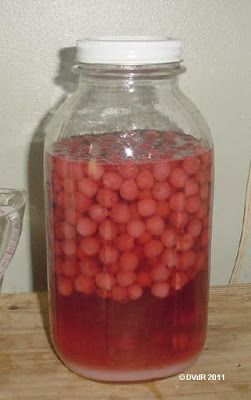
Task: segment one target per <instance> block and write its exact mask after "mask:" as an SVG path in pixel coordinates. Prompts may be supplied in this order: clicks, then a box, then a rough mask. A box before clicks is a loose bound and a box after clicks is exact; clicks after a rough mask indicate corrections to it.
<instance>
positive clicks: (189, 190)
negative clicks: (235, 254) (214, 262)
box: [48, 139, 211, 302]
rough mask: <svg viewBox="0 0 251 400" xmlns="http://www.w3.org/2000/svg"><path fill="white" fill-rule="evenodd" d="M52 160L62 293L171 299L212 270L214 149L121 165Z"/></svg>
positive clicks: (56, 251)
mask: <svg viewBox="0 0 251 400" xmlns="http://www.w3.org/2000/svg"><path fill="white" fill-rule="evenodd" d="M68 140H69V141H70V140H71V139H68ZM188 147H189V146H188ZM184 150H185V149H184V148H183V149H182V151H184ZM189 150H190V151H191V144H190V147H189ZM48 163H49V165H50V173H49V177H50V180H49V182H48V183H49V194H50V205H51V208H50V216H49V218H50V225H51V228H52V229H51V237H50V238H49V242H50V245H51V249H52V254H53V264H54V266H53V268H54V271H55V273H56V285H57V289H58V292H59V293H60V294H61V295H63V296H70V295H71V294H72V293H74V292H78V293H82V294H84V295H91V294H94V293H96V295H98V296H100V297H103V298H112V299H114V300H115V301H119V302H126V301H128V300H136V299H139V298H140V297H141V296H142V294H143V292H144V290H147V288H148V290H150V292H151V294H152V295H153V296H156V297H158V298H165V297H167V296H168V295H170V294H171V293H172V292H173V291H175V290H181V289H182V288H183V287H184V285H186V284H187V283H188V282H189V281H191V280H192V279H193V278H194V277H195V276H196V274H197V273H198V272H199V271H200V270H202V269H205V268H207V258H208V254H207V252H208V224H209V222H208V219H209V209H210V181H211V151H210V150H206V149H204V148H202V147H201V149H200V151H199V150H198V148H197V150H196V152H194V154H192V155H191V154H190V155H189V156H186V157H183V158H179V159H170V158H168V159H167V158H165V159H159V160H154V161H150V162H133V161H123V160H121V161H120V162H116V163H103V162H99V161H98V160H95V161H92V160H90V161H87V160H86V159H85V160H82V161H81V160H78V159H77V160H74V159H73V155H72V154H71V157H69V156H62V154H61V153H60V154H58V153H57V152H56V151H55V152H54V153H53V154H52V155H51V154H48Z"/></svg>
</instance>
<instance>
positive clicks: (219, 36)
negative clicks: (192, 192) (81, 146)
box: [0, 0, 251, 291]
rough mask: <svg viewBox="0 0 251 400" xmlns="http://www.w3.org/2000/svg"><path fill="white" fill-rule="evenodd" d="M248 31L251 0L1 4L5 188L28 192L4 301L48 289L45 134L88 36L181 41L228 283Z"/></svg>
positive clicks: (246, 150) (239, 180)
mask: <svg viewBox="0 0 251 400" xmlns="http://www.w3.org/2000/svg"><path fill="white" fill-rule="evenodd" d="M250 21H251V2H250V1H249V0H210V1H209V0H176V1H175V0H166V1H164V0H162V1H161V0H154V1H152V0H101V1H94V0H85V1H83V0H82V1H81V0H53V1H51V0H37V1H35V0H25V1H19V0H2V1H1V10H0V49H1V56H0V91H1V96H0V132H1V134H0V186H1V187H4V186H12V187H18V186H28V182H30V186H31V202H30V204H29V207H28V209H27V213H26V216H25V222H24V231H23V235H22V239H21V242H20V245H19V248H18V251H17V253H16V255H15V258H14V259H13V261H12V263H11V266H10V267H9V270H8V273H7V274H6V279H5V282H4V287H3V289H4V291H27V290H31V289H32V288H35V289H38V288H42V287H43V285H44V276H45V274H44V271H45V267H44V266H45V261H44V237H43V217H42V211H41V204H42V201H41V196H40V195H39V192H40V185H41V149H42V133H41V132H42V128H43V125H44V123H45V120H46V118H47V117H48V115H49V114H48V112H49V111H50V110H52V108H53V106H54V105H55V104H56V103H57V101H58V100H59V99H60V98H61V97H62V95H63V91H64V89H67V90H70V89H71V84H70V83H68V82H67V80H69V79H70V77H71V74H70V71H69V65H67V62H68V63H69V62H70V60H71V52H70V53H69V51H65V50H64V51H61V53H60V52H59V51H60V49H62V48H66V47H72V46H74V44H75V40H76V39H77V38H80V37H83V36H87V35H88V36H90V35H110V34H116V35H120V34H122V35H123V34H132V35H133V34H134V35H135V34H144V35H151V34H153V35H166V34H168V35H172V36H175V37H180V38H182V39H183V41H184V46H185V57H184V58H185V65H186V66H187V69H188V71H187V73H186V74H185V75H184V76H183V77H182V78H181V85H182V87H183V89H184V90H185V92H186V93H187V94H188V95H189V96H190V97H191V98H192V99H193V100H194V102H195V103H196V104H197V106H198V107H199V108H200V110H201V111H202V113H203V114H204V116H205V117H206V119H207V121H208V123H209V125H210V127H211V130H212V135H213V138H214V143H215V152H216V185H215V207H214V234H213V257H212V275H211V276H212V282H214V283H224V282H226V281H227V279H228V277H229V275H230V271H231V269H232V266H233V263H234V260H235V256H236V252H237V248H238V241H239V235H240V229H241V222H242V212H243V202H244V191H245V183H246V179H247V172H248V164H249V161H250V159H251V24H250ZM60 56H61V61H60ZM31 143H32V145H31ZM28 166H29V167H30V172H28ZM29 215H30V216H31V225H30V217H29ZM30 227H31V233H32V235H31V242H30ZM249 246H251V240H250V241H249ZM31 253H32V257H31ZM31 260H32V263H31ZM250 262H251V253H250V251H249V252H248V253H247V254H246V256H245V258H244V263H245V267H246V273H245V274H244V279H246V280H247V279H250V281H251V273H250V270H251V268H249V269H248V265H249V266H250ZM247 271H249V272H247ZM32 278H35V284H34V286H32V280H33V279H32Z"/></svg>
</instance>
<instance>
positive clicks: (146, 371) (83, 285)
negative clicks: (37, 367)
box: [45, 37, 213, 381]
mask: <svg viewBox="0 0 251 400" xmlns="http://www.w3.org/2000/svg"><path fill="white" fill-rule="evenodd" d="M77 54H78V66H77V67H76V69H77V71H78V73H79V84H78V88H77V90H76V92H75V93H74V94H73V95H72V96H71V97H70V98H68V100H67V101H66V102H65V103H64V104H63V105H62V106H61V108H60V109H59V110H58V111H57V112H56V113H55V115H54V117H53V119H52V121H51V123H50V126H49V129H48V135H47V138H46V143H45V187H46V204H47V238H48V240H47V242H48V246H47V247H48V278H49V291H50V318H51V335H52V339H53V343H54V346H55V350H56V352H57V354H58V356H59V357H60V359H61V360H62V361H63V363H64V364H65V365H66V366H67V367H68V368H70V369H71V370H72V371H74V372H76V373H77V374H80V375H83V376H85V377H89V378H93V379H97V380H106V381H136V380H145V379H154V378H161V377H166V376H169V375H173V374H175V373H178V372H180V371H182V370H184V369H185V368H187V367H188V366H190V365H191V364H192V363H193V362H194V361H195V360H196V358H197V357H198V355H199V353H200V351H201V350H202V348H203V344H204V341H205V335H206V325H207V303H208V281H209V260H210V237H211V193H212V164H213V159H212V158H213V154H212V141H211V137H210V133H209V129H208V127H207V125H206V123H205V122H204V120H203V118H202V116H201V115H200V113H199V112H198V110H197V109H196V108H195V106H194V105H193V104H192V103H191V102H190V101H189V100H188V99H187V98H186V97H185V96H184V95H183V94H182V93H181V91H180V89H179V87H178V84H177V80H178V79H177V77H178V75H179V74H180V73H182V72H184V71H185V69H184V67H182V66H181V43H180V41H178V40H173V39H167V38H149V37H143V38H142V37H136V38H100V39H98V38H95V39H87V40H82V41H79V42H78V44H77Z"/></svg>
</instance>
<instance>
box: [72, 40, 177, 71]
mask: <svg viewBox="0 0 251 400" xmlns="http://www.w3.org/2000/svg"><path fill="white" fill-rule="evenodd" d="M77 60H78V61H79V62H80V63H91V64H118V65H121V64H122V65H123V64H125V65H130V64H131V65H146V64H162V63H172V62H179V61H181V60H182V43H181V41H180V40H177V39H172V38H168V37H155V36H104V37H93V38H86V39H83V40H78V41H77Z"/></svg>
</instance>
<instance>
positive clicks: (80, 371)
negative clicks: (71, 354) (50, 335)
mask: <svg viewBox="0 0 251 400" xmlns="http://www.w3.org/2000/svg"><path fill="white" fill-rule="evenodd" d="M197 358H198V356H195V357H192V358H189V359H188V360H186V361H185V362H181V363H177V364H173V365H170V366H167V367H163V368H156V369H145V370H125V371H123V370H122V371H116V370H103V369H91V368H87V367H86V368H85V367H81V366H80V365H78V364H76V363H71V362H69V361H66V360H64V359H63V358H61V361H62V362H63V363H64V365H65V366H66V367H67V368H68V369H69V370H71V371H72V372H74V373H75V374H77V375H80V376H82V377H84V378H88V379H92V380H95V381H103V382H136V381H149V380H153V379H162V378H167V377H169V376H172V375H176V374H178V373H181V372H183V371H184V370H186V369H187V368H189V367H190V366H192V365H193V364H194V363H195V361H196V360H197Z"/></svg>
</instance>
